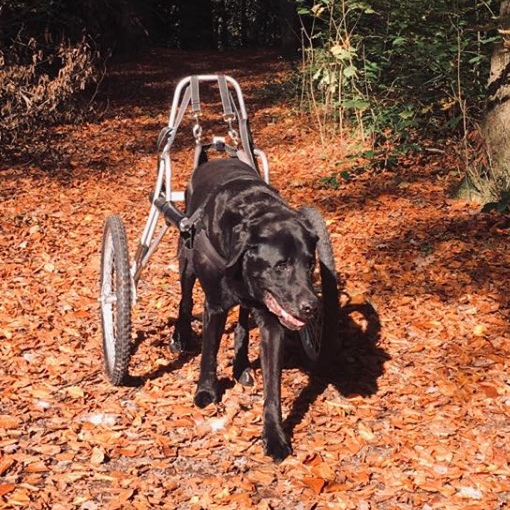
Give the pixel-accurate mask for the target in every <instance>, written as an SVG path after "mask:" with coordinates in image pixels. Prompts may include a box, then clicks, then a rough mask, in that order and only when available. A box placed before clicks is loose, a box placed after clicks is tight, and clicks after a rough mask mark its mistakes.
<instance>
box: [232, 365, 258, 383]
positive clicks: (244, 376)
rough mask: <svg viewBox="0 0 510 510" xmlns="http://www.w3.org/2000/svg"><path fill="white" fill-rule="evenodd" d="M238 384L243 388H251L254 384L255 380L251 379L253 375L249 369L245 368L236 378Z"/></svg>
mask: <svg viewBox="0 0 510 510" xmlns="http://www.w3.org/2000/svg"><path fill="white" fill-rule="evenodd" d="M236 379H237V380H238V381H239V383H240V384H242V385H243V386H253V385H254V384H255V380H254V379H253V375H252V373H251V369H250V368H245V369H244V370H243V371H242V373H241V375H239V377H236Z"/></svg>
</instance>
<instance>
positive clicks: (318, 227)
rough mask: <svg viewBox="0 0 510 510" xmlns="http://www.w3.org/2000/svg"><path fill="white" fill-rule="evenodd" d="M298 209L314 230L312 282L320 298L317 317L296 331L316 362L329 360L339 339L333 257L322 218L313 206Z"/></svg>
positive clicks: (336, 286) (311, 359)
mask: <svg viewBox="0 0 510 510" xmlns="http://www.w3.org/2000/svg"><path fill="white" fill-rule="evenodd" d="M299 212H300V213H301V215H302V216H304V217H305V219H306V220H307V221H308V223H309V224H310V225H311V227H312V229H313V231H314V232H315V233H316V234H317V236H318V238H319V241H318V242H317V255H318V259H319V260H318V265H319V267H318V271H315V273H314V286H315V287H316V292H317V294H318V295H319V297H320V298H321V305H322V306H321V308H320V309H319V312H318V313H317V316H316V318H314V319H312V320H311V321H309V323H308V324H307V326H306V327H305V328H304V329H303V330H301V331H299V337H300V339H301V344H302V346H303V350H304V351H305V353H306V355H307V356H308V358H309V360H310V361H311V362H312V363H313V364H314V365H315V364H320V363H322V362H324V361H328V359H329V356H330V355H331V354H332V352H333V350H334V348H335V347H337V343H338V319H339V305H338V282H337V275H336V269H335V258H334V256H333V248H332V246H331V240H330V238H329V233H328V229H327V226H326V222H325V221H324V218H323V217H322V216H321V214H320V213H319V211H317V209H314V208H313V207H302V208H301V209H300V210H299Z"/></svg>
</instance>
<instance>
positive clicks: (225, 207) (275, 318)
mask: <svg viewBox="0 0 510 510" xmlns="http://www.w3.org/2000/svg"><path fill="white" fill-rule="evenodd" d="M200 208H202V209H203V211H202V214H201V215H200V219H199V222H198V225H197V229H198V231H200V232H202V234H205V235H206V237H207V238H208V239H209V241H208V242H209V243H210V246H211V247H212V250H213V251H215V252H217V254H218V255H219V256H220V259H222V260H223V261H224V264H218V258H217V257H213V256H211V255H210V251H211V250H206V249H198V247H197V246H198V243H197V245H195V247H194V249H191V250H190V249H188V248H186V246H185V243H181V245H180V248H179V265H180V276H181V291H182V297H181V303H180V306H179V317H178V320H177V324H176V328H175V331H174V335H173V346H174V348H175V349H177V350H182V349H184V348H185V347H186V344H187V342H189V341H190V337H191V314H192V289H193V285H194V283H195V280H196V278H198V279H199V281H200V283H201V286H202V288H203V290H204V293H205V310H204V323H203V343H202V357H201V362H200V377H199V381H198V387H197V391H196V394H195V403H196V405H198V406H199V407H205V406H207V405H208V404H210V403H212V402H217V400H218V380H217V375H216V365H217V361H216V357H217V352H218V347H219V344H220V340H221V336H222V333H223V330H224V327H225V321H226V317H227V312H228V310H229V309H230V308H232V307H233V306H235V305H238V304H239V305H240V316H239V324H238V326H237V330H236V339H235V360H234V376H235V378H236V379H237V380H239V381H240V382H241V383H243V384H252V383H253V379H252V376H251V373H250V367H249V361H248V315H249V311H251V313H252V314H253V317H254V319H255V321H256V324H257V326H258V327H259V328H260V339H261V349H260V354H261V366H262V375H263V381H264V394H265V399H264V425H263V433H262V438H263V440H264V445H265V451H266V453H267V454H268V455H270V456H271V457H272V458H273V459H274V460H275V461H277V462H280V461H281V460H283V459H284V458H285V457H286V456H287V455H289V453H290V452H291V447H290V444H289V441H288V439H287V438H286V437H285V434H284V431H283V428H282V416H281V402H280V385H281V370H282V354H283V337H284V331H285V330H284V328H285V327H289V328H291V329H299V328H301V327H303V325H304V324H305V322H306V320H307V319H309V318H310V317H311V316H312V315H313V314H314V312H315V311H316V308H317V306H318V299H317V296H316V295H315V294H314V292H313V289H312V281H311V272H312V268H313V265H314V254H315V246H316V242H317V238H316V236H315V234H313V233H312V229H311V227H310V225H308V223H307V222H306V220H305V219H304V218H303V217H301V215H300V214H299V213H298V212H296V211H294V210H293V209H291V208H290V207H289V206H288V205H287V204H286V203H285V202H284V201H283V199H282V198H281V197H280V196H279V195H278V193H277V192H276V191H275V190H274V189H272V188H271V187H270V186H268V185H267V184H266V183H265V182H264V181H263V180H262V179H261V177H260V176H259V175H258V173H257V172H255V171H254V170H253V169H252V168H251V167H249V166H248V165H246V164H244V163H241V162H240V161H238V160H237V159H216V160H212V161H209V162H207V163H204V164H203V165H201V166H199V167H198V168H197V169H196V170H195V171H194V173H193V175H192V178H191V182H190V185H189V187H188V190H187V196H186V209H187V210H186V213H187V215H188V217H190V216H191V215H192V214H193V213H194V212H195V211H196V210H197V209H200Z"/></svg>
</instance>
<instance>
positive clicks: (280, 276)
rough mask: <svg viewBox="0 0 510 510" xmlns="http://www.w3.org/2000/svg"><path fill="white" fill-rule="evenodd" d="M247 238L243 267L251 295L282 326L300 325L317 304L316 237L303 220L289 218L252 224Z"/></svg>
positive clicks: (290, 327) (314, 309)
mask: <svg viewBox="0 0 510 510" xmlns="http://www.w3.org/2000/svg"><path fill="white" fill-rule="evenodd" d="M249 237H250V238H249V241H248V243H247V244H248V245H247V249H246V250H245V252H244V255H243V259H242V269H243V279H244V281H245V282H246V284H247V285H248V287H249V289H250V293H251V295H252V296H253V297H254V298H255V299H256V300H257V301H258V302H260V303H264V304H265V305H266V307H267V308H268V309H269V311H270V312H272V313H273V314H274V315H276V316H277V317H278V319H279V320H280V322H281V324H282V325H283V326H285V327H287V328H289V329H292V330H299V329H301V328H303V327H304V326H305V325H306V321H307V320H308V319H309V318H310V317H311V316H313V315H314V313H315V312H316V309H317V306H318V298H317V296H316V295H315V293H314V291H313V287H312V272H313V268H314V265H315V246H316V243H317V238H316V236H315V235H314V234H313V233H311V228H308V227H307V225H306V223H305V222H304V221H301V220H300V219H299V218H290V219H286V220H284V221H281V220H280V221H278V220H276V221H266V222H262V223H260V224H259V225H257V226H253V228H252V231H251V232H250V236H249Z"/></svg>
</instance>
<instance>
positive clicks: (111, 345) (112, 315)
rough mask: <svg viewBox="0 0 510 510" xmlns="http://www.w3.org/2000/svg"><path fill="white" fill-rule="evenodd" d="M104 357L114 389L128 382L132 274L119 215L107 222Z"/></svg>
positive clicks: (102, 295) (103, 264) (103, 261)
mask: <svg viewBox="0 0 510 510" xmlns="http://www.w3.org/2000/svg"><path fill="white" fill-rule="evenodd" d="M99 301H100V305H101V324H102V331H103V356H104V366H105V370H106V375H107V376H108V379H109V380H110V382H111V383H112V384H113V385H115V386H120V385H122V384H123V383H125V382H126V379H127V375H128V365H129V358H130V354H131V275H130V267H129V253H128V244H127V237H126V231H125V229H124V224H123V223H122V220H121V218H120V217H119V216H117V215H112V216H109V217H108V218H107V219H106V222H105V226H104V232H103V243H102V248H101V282H100V299H99Z"/></svg>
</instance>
